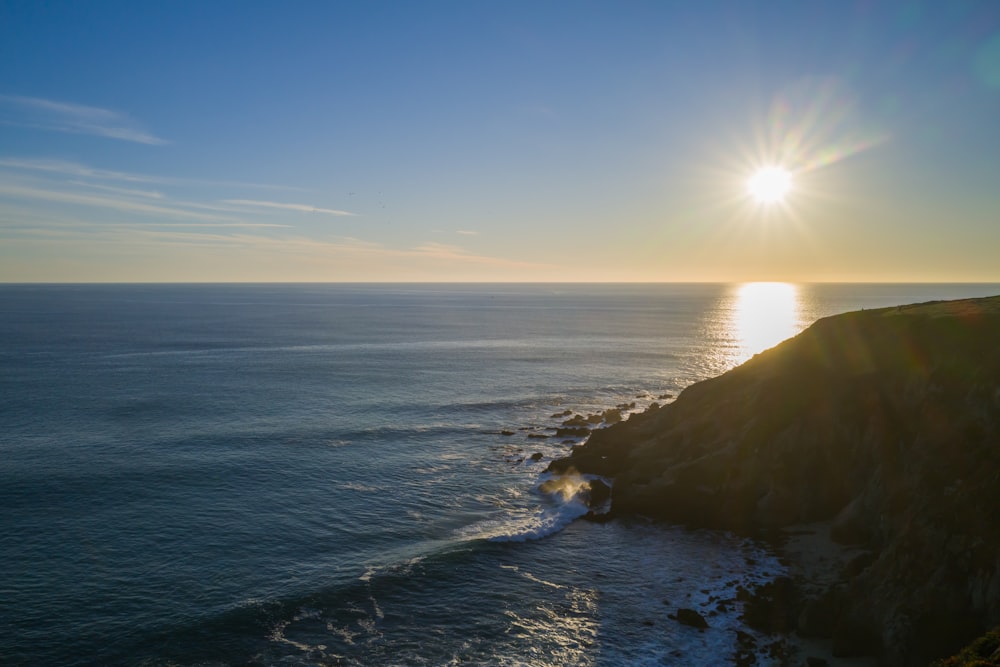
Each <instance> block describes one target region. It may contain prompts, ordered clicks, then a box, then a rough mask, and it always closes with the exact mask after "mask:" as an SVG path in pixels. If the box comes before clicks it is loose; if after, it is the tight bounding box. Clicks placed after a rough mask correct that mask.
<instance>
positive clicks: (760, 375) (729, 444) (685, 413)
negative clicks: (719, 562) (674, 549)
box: [551, 297, 1000, 665]
mask: <svg viewBox="0 0 1000 667" xmlns="http://www.w3.org/2000/svg"><path fill="white" fill-rule="evenodd" d="M571 467H572V468H576V469H577V470H578V471H580V472H585V473H596V474H601V475H605V476H607V477H611V478H614V480H615V481H614V486H613V491H612V501H611V503H612V504H611V512H612V514H613V515H618V516H620V515H625V514H642V515H647V516H651V517H654V518H657V519H662V520H666V521H671V522H677V523H684V524H688V525H692V526H703V527H715V528H725V529H731V530H737V531H741V532H750V533H753V532H755V531H762V530H768V529H780V528H785V527H790V526H794V525H796V524H802V523H807V522H815V521H824V520H826V521H832V522H833V530H832V535H833V537H834V538H835V539H836V540H838V541H840V542H843V543H852V544H858V545H860V546H862V547H864V548H865V549H867V550H868V551H869V556H868V557H867V558H864V559H861V560H860V561H859V562H858V563H855V564H854V566H853V568H852V571H851V572H849V573H847V576H846V578H843V579H842V580H841V583H839V584H837V585H836V586H834V587H833V588H832V589H831V590H828V591H826V592H825V593H823V594H822V595H820V596H818V597H814V599H808V600H799V601H798V602H797V607H796V609H795V613H796V614H797V615H798V616H799V620H800V623H799V630H800V632H811V633H814V634H820V635H823V634H826V635H832V637H833V639H834V649H835V651H839V653H840V654H842V655H848V654H851V653H869V654H875V655H879V656H880V657H881V658H882V661H883V662H884V663H885V664H892V665H924V664H927V662H928V661H929V660H931V659H933V658H937V657H941V656H943V655H946V654H947V653H948V652H951V651H954V650H957V648H959V647H960V646H961V644H962V643H964V642H965V641H967V640H968V639H969V638H970V637H972V636H974V635H975V634H980V633H982V632H984V631H985V630H986V629H988V627H989V626H991V625H993V624H996V623H1000V297H991V298H987V299H969V300H962V301H948V302H932V303H926V304H916V305H910V306H902V307H894V308H887V309H881V310H874V311H861V312H854V313H846V314H843V315H838V316H835V317H829V318H825V319H822V320H819V321H818V322H816V323H815V324H814V325H813V326H811V327H810V328H809V329H807V330H805V331H804V332H802V333H801V334H799V335H798V336H796V337H795V338H792V339H790V340H788V341H785V342H784V343H782V344H781V345H778V346H777V347H775V348H772V349H771V350H768V351H766V352H763V353H761V354H759V355H757V356H755V357H754V358H753V359H751V360H750V361H748V362H747V363H745V364H743V365H742V366H739V367H738V368H735V369H733V370H731V371H729V372H727V373H725V374H723V375H721V376H719V377H716V378H713V379H710V380H706V381H704V382H700V383H697V384H694V385H692V386H690V387H688V388H687V389H686V390H684V391H683V392H682V393H681V394H680V396H679V397H678V398H677V400H676V401H675V402H673V403H671V404H668V405H665V406H662V407H659V408H654V409H650V410H648V411H647V412H645V413H643V414H640V415H635V416H633V417H632V418H631V419H629V420H627V421H625V422H622V423H620V424H617V425H614V426H612V427H610V428H606V429H601V430H599V431H597V432H595V433H594V434H593V435H591V437H590V439H589V440H588V441H587V442H586V443H585V444H584V445H581V446H578V447H576V448H575V449H574V450H573V452H572V453H571V454H570V455H569V456H568V457H566V458H564V459H560V460H558V461H556V462H554V463H553V464H552V466H551V469H552V470H553V471H555V472H560V471H563V470H567V469H569V468H571ZM810 619H811V620H810ZM816 619H823V620H822V621H817V620H816Z"/></svg>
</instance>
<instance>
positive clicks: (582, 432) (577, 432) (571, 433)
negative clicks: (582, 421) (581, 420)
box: [556, 426, 590, 438]
mask: <svg viewBox="0 0 1000 667" xmlns="http://www.w3.org/2000/svg"><path fill="white" fill-rule="evenodd" d="M589 433H590V429H589V428H586V427H583V426H568V427H567V426H564V427H562V428H557V429H556V437H557V438H582V437H584V436H586V435H587V434H589Z"/></svg>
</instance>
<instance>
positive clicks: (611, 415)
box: [601, 408, 622, 424]
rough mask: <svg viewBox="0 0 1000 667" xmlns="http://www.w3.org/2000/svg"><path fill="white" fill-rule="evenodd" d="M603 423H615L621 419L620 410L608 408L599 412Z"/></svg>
mask: <svg viewBox="0 0 1000 667" xmlns="http://www.w3.org/2000/svg"><path fill="white" fill-rule="evenodd" d="M601 418H602V419H603V420H604V423H605V424H617V423H618V422H620V421H621V420H622V411H621V410H619V409H618V408H608V409H607V410H605V411H604V412H603V413H602V414H601Z"/></svg>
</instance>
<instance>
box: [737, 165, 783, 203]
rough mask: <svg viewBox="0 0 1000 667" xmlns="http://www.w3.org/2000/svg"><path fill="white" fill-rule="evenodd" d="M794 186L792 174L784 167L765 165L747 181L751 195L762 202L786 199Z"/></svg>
mask: <svg viewBox="0 0 1000 667" xmlns="http://www.w3.org/2000/svg"><path fill="white" fill-rule="evenodd" d="M791 187H792V175H791V174H790V173H789V172H788V170H787V169H785V168H783V167H764V168H763V169H760V170H758V171H757V173H755V174H754V175H753V176H752V177H751V178H750V181H749V182H748V183H747V191H748V192H749V193H750V196H751V197H753V198H754V199H755V200H756V201H758V202H759V203H761V204H773V203H777V202H781V201H784V199H785V195H787V194H788V191H789V190H790V189H791Z"/></svg>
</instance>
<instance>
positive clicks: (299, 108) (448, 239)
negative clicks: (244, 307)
mask: <svg viewBox="0 0 1000 667" xmlns="http://www.w3.org/2000/svg"><path fill="white" fill-rule="evenodd" d="M765 164H780V165H782V166H784V167H785V168H787V169H788V170H789V171H790V172H791V173H792V175H793V188H792V190H791V192H790V193H789V194H788V196H787V198H786V199H785V201H784V202H782V203H780V204H773V205H768V206H765V205H762V204H760V203H758V202H755V201H753V200H752V199H751V198H750V197H748V196H747V194H746V182H747V180H748V179H749V178H750V176H751V175H752V174H753V172H754V170H755V169H756V168H758V167H760V166H763V165H765ZM998 186H1000V3H997V2H994V1H992V0H983V1H981V2H972V1H970V2H960V1H949V2H855V1H853V0H840V1H837V2H778V1H774V2H710V1H706V2H569V1H566V2H412V3H402V2H395V3H380V2H364V3H361V2H342V3H338V2H304V1H303V2H289V3H276V2H170V3H136V2H128V3H126V2H122V3H115V2H91V3H79V2H73V3H68V2H66V3H60V2H47V3H40V2H10V1H8V0H0V281H7V282H18V281H56V282H67V281H68V282H73V281H326V280H333V281H397V280H399V281H409V280H418V281H439V280H440V281H453V280H454V281H470V280H487V281H505V280H532V281H535V280H556V281H561V280H566V281H579V280H583V281H629V280H640V281H716V280H718V281H749V280H795V281H825V280H832V281H838V280H867V281H881V280H886V281H922V280H926V281H1000V260H998V259H997V257H998V256H1000V252H998V251H1000V187H998Z"/></svg>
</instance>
